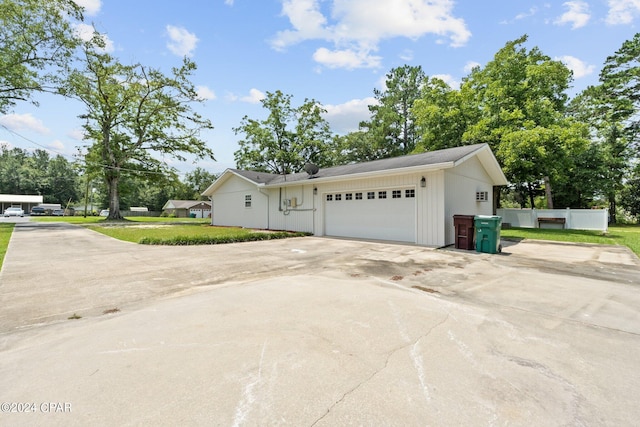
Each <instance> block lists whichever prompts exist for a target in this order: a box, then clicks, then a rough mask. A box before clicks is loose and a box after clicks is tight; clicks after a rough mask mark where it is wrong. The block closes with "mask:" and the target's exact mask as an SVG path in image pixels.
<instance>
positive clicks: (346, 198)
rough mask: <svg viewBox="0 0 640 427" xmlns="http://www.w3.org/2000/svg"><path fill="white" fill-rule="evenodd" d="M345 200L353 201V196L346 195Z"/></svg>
mask: <svg viewBox="0 0 640 427" xmlns="http://www.w3.org/2000/svg"><path fill="white" fill-rule="evenodd" d="M344 199H345V200H353V194H351V193H347V194H345V195H344Z"/></svg>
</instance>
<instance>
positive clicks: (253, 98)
mask: <svg viewBox="0 0 640 427" xmlns="http://www.w3.org/2000/svg"><path fill="white" fill-rule="evenodd" d="M264 98H265V94H264V93H263V92H262V91H260V90H258V89H255V88H252V89H251V90H249V95H246V96H237V95H234V94H232V93H230V94H228V95H227V99H228V100H230V101H237V100H240V101H242V102H247V103H249V104H258V103H260V101H262V100H263V99H264Z"/></svg>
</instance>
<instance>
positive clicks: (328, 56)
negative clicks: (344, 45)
mask: <svg viewBox="0 0 640 427" xmlns="http://www.w3.org/2000/svg"><path fill="white" fill-rule="evenodd" d="M313 59H314V60H315V61H316V62H318V63H320V64H322V65H324V66H325V67H327V68H346V69H348V70H353V69H355V68H378V67H379V66H380V62H381V59H382V58H381V57H379V56H371V55H369V54H368V52H367V51H359V52H356V51H353V50H350V49H345V50H329V49H327V48H324V47H321V48H320V49H318V50H316V51H315V53H314V54H313Z"/></svg>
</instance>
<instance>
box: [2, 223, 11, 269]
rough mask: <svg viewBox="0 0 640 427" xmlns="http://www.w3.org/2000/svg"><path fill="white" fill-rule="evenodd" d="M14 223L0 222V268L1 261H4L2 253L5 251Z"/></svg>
mask: <svg viewBox="0 0 640 427" xmlns="http://www.w3.org/2000/svg"><path fill="white" fill-rule="evenodd" d="M14 225H15V224H13V223H6V222H5V223H0V269H2V262H3V261H4V255H5V254H6V253H7V247H8V246H9V240H10V239H11V233H13V227H14Z"/></svg>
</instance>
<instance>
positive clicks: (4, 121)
mask: <svg viewBox="0 0 640 427" xmlns="http://www.w3.org/2000/svg"><path fill="white" fill-rule="evenodd" d="M0 125H2V126H5V127H6V128H7V129H9V130H11V131H15V132H19V131H31V132H36V133H39V134H41V135H46V134H48V133H49V132H50V131H49V129H48V128H47V127H46V126H45V125H44V124H43V123H42V121H40V120H39V119H36V118H35V117H33V116H32V115H31V114H29V113H27V114H7V115H6V116H2V117H0Z"/></svg>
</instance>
